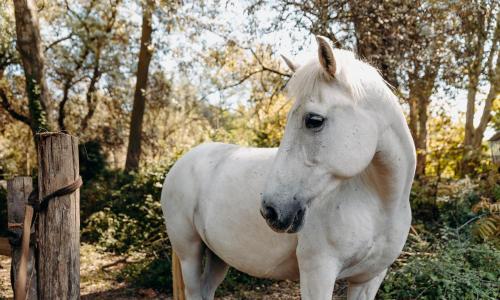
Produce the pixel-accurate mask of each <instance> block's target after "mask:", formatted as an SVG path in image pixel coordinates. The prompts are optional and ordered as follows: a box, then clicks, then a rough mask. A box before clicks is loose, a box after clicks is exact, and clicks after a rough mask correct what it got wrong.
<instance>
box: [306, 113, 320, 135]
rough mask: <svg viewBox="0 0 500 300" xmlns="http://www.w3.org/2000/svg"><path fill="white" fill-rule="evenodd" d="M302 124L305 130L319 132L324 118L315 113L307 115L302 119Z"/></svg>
mask: <svg viewBox="0 0 500 300" xmlns="http://www.w3.org/2000/svg"><path fill="white" fill-rule="evenodd" d="M304 123H305V125H306V128H308V129H315V130H316V131H319V130H321V128H323V124H324V123H325V118H324V117H322V116H320V115H318V114H315V113H308V114H306V116H305V118H304Z"/></svg>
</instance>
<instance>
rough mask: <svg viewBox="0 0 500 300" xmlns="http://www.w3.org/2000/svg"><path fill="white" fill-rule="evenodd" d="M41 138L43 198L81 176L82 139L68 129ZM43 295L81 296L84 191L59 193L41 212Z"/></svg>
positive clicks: (40, 183) (43, 135)
mask: <svg viewBox="0 0 500 300" xmlns="http://www.w3.org/2000/svg"><path fill="white" fill-rule="evenodd" d="M37 138H38V191H39V199H43V198H44V197H46V196H48V195H49V194H51V193H53V192H55V191H57V190H60V189H61V188H64V187H66V186H68V185H69V184H71V183H74V182H75V181H76V180H77V179H78V178H79V172H80V170H79V163H78V139H77V138H76V137H73V136H71V135H68V134H64V133H41V134H38V135H37ZM38 218H39V219H38V225H37V230H36V234H37V239H38V255H37V260H38V285H39V289H38V292H39V298H40V299H50V300H52V299H64V300H66V299H79V298H80V191H79V190H76V191H75V192H73V193H71V194H67V195H63V196H58V197H55V198H54V199H51V200H49V201H48V206H47V208H46V209H41V211H40V212H39V216H38Z"/></svg>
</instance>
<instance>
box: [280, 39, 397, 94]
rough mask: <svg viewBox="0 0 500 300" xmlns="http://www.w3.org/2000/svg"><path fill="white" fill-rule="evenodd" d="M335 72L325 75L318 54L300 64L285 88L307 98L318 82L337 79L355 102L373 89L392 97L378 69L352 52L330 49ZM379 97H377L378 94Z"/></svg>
mask: <svg viewBox="0 0 500 300" xmlns="http://www.w3.org/2000/svg"><path fill="white" fill-rule="evenodd" d="M333 53H334V57H335V61H336V65H337V72H336V74H335V77H334V78H333V79H331V78H330V77H329V76H327V75H326V74H325V72H324V70H323V68H322V66H321V64H320V63H319V60H318V59H317V58H314V59H312V60H310V61H309V62H308V63H306V64H305V65H303V66H302V67H300V68H299V69H298V70H297V71H296V72H295V73H294V74H293V76H292V78H291V79H290V81H289V82H288V84H287V91H288V93H289V94H290V96H292V97H293V98H295V99H297V101H300V99H309V98H310V96H311V95H312V96H316V95H318V94H319V92H320V83H327V84H328V83H330V82H334V81H336V82H337V83H339V84H340V85H341V86H342V87H344V88H345V89H346V90H347V91H348V92H349V94H350V95H351V98H352V100H353V101H354V102H355V103H358V102H361V101H366V100H367V99H368V98H371V97H369V96H373V95H374V93H376V94H378V95H381V96H382V97H381V98H383V99H381V100H386V99H390V98H393V97H395V96H394V94H393V93H392V91H391V89H390V88H389V86H388V85H387V83H386V81H384V79H383V78H382V76H381V75H380V73H379V72H378V71H377V69H375V68H374V67H372V66H371V65H369V64H368V63H366V62H363V61H362V60H359V59H358V58H356V56H355V55H354V53H353V52H351V51H347V50H342V49H334V50H333ZM378 98H379V97H378Z"/></svg>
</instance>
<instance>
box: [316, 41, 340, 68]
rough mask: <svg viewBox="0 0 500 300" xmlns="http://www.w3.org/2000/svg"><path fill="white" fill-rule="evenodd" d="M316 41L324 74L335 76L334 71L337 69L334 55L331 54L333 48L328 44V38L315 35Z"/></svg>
mask: <svg viewBox="0 0 500 300" xmlns="http://www.w3.org/2000/svg"><path fill="white" fill-rule="evenodd" d="M316 41H317V42H318V57H319V62H320V64H321V66H322V67H323V70H324V71H325V73H326V75H327V76H328V77H330V78H333V77H335V72H336V71H337V64H336V63H335V57H334V56H333V49H332V47H331V46H330V43H329V42H328V39H327V38H326V37H324V36H321V35H317V36H316Z"/></svg>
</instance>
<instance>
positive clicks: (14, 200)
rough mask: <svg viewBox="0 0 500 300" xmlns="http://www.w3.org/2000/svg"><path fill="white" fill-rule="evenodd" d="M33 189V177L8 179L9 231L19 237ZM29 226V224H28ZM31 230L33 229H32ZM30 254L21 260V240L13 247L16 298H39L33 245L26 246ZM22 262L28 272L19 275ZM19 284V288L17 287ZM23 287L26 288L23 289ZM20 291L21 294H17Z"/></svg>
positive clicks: (12, 265) (13, 278)
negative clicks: (25, 259) (24, 259)
mask: <svg viewBox="0 0 500 300" xmlns="http://www.w3.org/2000/svg"><path fill="white" fill-rule="evenodd" d="M32 190H33V181H32V179H31V177H15V178H13V179H11V180H9V181H7V220H8V224H9V231H10V232H12V233H13V234H15V235H16V236H18V237H21V234H22V232H23V225H22V224H23V220H24V214H25V207H26V203H27V202H28V197H29V195H30V193H31V191H32ZM28 226H29V225H28ZM30 231H31V230H30ZM30 231H27V232H30ZM26 249H27V251H28V255H27V256H25V258H27V261H23V262H21V260H22V259H21V257H22V256H23V255H22V249H21V241H19V244H17V245H14V246H13V247H12V248H11V258H12V263H11V276H12V278H11V283H12V289H13V290H14V299H37V276H36V266H35V249H34V247H33V246H30V247H29V248H26ZM21 264H26V265H27V268H26V269H25V270H27V274H21V276H20V277H18V275H19V269H21V268H22V267H21ZM16 286H19V287H18V288H15V287H16ZM22 288H25V290H24V291H22ZM17 291H20V294H19V295H18V294H17Z"/></svg>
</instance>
